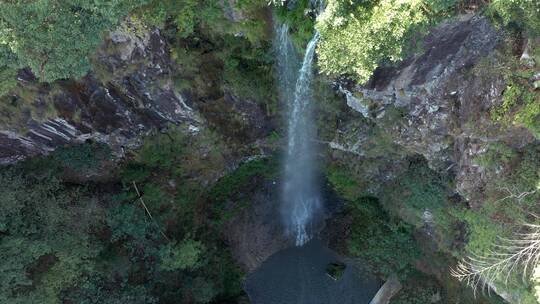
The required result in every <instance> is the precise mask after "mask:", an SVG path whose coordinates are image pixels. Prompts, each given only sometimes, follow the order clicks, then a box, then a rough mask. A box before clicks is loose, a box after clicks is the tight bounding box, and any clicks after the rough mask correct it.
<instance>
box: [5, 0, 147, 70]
mask: <svg viewBox="0 0 540 304" xmlns="http://www.w3.org/2000/svg"><path fill="white" fill-rule="evenodd" d="M144 3H146V0H136V1H129V0H121V1H112V2H111V1H107V0H98V1H91V2H87V1H76V0H71V1H58V0H37V1H31V2H28V1H23V0H20V1H19V0H17V1H3V2H2V3H0V48H2V49H3V50H4V51H0V66H12V65H14V64H17V66H18V67H30V68H31V69H32V71H33V72H34V74H35V75H36V76H37V77H38V78H39V79H40V80H42V81H54V80H56V79H66V78H72V77H73V78H79V77H82V76H84V75H85V74H86V72H88V70H89V69H90V61H89V56H90V55H91V54H92V53H93V52H94V50H95V48H96V47H97V46H98V45H99V43H100V42H101V38H102V34H103V32H104V31H106V30H109V29H111V28H113V27H114V26H116V24H117V23H118V22H119V21H120V20H121V19H122V18H124V17H125V16H126V15H127V14H128V13H129V12H130V11H131V10H132V9H134V8H136V7H138V6H140V5H142V4H144Z"/></svg>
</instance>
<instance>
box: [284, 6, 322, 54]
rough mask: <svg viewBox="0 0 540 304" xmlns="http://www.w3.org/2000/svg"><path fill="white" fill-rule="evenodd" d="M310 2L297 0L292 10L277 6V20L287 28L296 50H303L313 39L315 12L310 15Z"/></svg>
mask: <svg viewBox="0 0 540 304" xmlns="http://www.w3.org/2000/svg"><path fill="white" fill-rule="evenodd" d="M310 2H311V1H310V0H298V1H296V2H295V3H294V5H293V7H292V9H290V8H289V7H288V6H285V5H277V6H276V8H275V13H276V17H277V19H278V20H279V21H280V22H281V23H284V24H287V25H288V26H289V34H290V35H291V37H292V40H293V43H294V44H295V46H296V48H297V49H298V50H303V49H305V47H306V45H307V44H308V42H309V40H311V38H313V31H314V26H315V15H316V12H311V13H310Z"/></svg>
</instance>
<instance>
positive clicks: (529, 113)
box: [491, 73, 540, 138]
mask: <svg viewBox="0 0 540 304" xmlns="http://www.w3.org/2000/svg"><path fill="white" fill-rule="evenodd" d="M507 77H509V78H510V80H509V84H508V85H507V87H506V89H505V91H504V93H503V102H502V104H501V105H500V106H498V107H494V108H492V109H491V118H492V119H493V120H495V121H499V122H502V123H504V124H514V125H519V126H523V127H525V128H527V129H529V130H530V131H531V133H532V134H533V135H534V136H536V137H537V138H540V93H539V92H537V91H536V90H534V88H532V87H531V85H530V84H528V82H527V81H528V79H524V78H523V77H519V75H518V74H517V73H515V74H511V75H508V76H507Z"/></svg>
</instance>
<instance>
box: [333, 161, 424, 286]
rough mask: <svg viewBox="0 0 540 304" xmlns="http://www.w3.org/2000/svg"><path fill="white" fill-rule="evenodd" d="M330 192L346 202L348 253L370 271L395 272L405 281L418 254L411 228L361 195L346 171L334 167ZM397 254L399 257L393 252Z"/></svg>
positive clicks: (387, 273) (372, 200)
mask: <svg viewBox="0 0 540 304" xmlns="http://www.w3.org/2000/svg"><path fill="white" fill-rule="evenodd" d="M327 177H328V181H329V182H330V184H331V185H332V187H333V189H334V190H335V191H336V192H337V193H338V194H340V195H341V196H342V197H343V198H345V199H346V200H347V203H346V204H347V205H346V206H347V211H346V212H347V214H348V216H350V217H351V223H352V225H351V227H350V229H351V232H350V235H348V236H347V239H346V242H347V250H348V254H350V255H352V256H355V257H358V258H360V259H361V260H362V262H363V263H366V264H367V266H368V267H369V268H370V269H371V271H373V272H376V273H379V274H381V275H383V276H385V277H388V276H389V275H391V274H393V273H397V274H398V275H399V276H400V278H405V277H407V275H408V274H409V273H410V271H411V270H412V263H413V262H414V261H415V260H416V259H417V258H419V257H420V251H419V249H418V246H417V245H416V242H415V241H414V239H413V237H412V232H413V229H414V227H413V226H411V225H409V224H406V223H405V222H403V221H400V220H399V219H398V218H397V217H394V216H391V215H390V214H389V213H388V212H386V211H385V210H384V209H382V208H381V207H382V206H381V204H380V203H379V200H378V199H377V198H375V197H370V196H361V193H362V192H361V190H359V189H361V187H360V185H359V184H358V182H356V179H355V178H354V177H352V176H351V175H350V174H349V173H347V171H344V170H343V169H340V168H338V167H334V168H332V169H331V170H330V171H329V175H327ZM398 251H399V252H400V254H399V256H397V255H396V254H395V253H396V252H398Z"/></svg>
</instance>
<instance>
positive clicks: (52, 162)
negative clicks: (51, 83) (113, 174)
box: [0, 128, 267, 304]
mask: <svg viewBox="0 0 540 304" xmlns="http://www.w3.org/2000/svg"><path fill="white" fill-rule="evenodd" d="M182 134H187V133H186V132H182V129H175V128H173V129H171V131H170V132H169V133H166V134H161V135H157V136H151V137H149V138H148V139H147V140H146V142H145V145H144V146H143V148H142V149H140V150H139V151H138V152H137V153H136V155H133V156H132V160H130V161H128V162H127V163H126V164H125V165H124V166H123V167H121V168H119V169H118V170H119V172H118V173H119V174H118V177H119V179H118V180H117V181H116V185H115V184H114V183H112V184H111V186H109V187H103V186H101V185H99V184H93V183H87V184H84V185H77V184H72V183H68V182H64V181H63V180H62V179H63V178H65V176H64V175H63V173H64V170H58V169H62V168H72V169H73V170H76V171H77V172H80V174H85V173H84V172H86V170H90V169H92V168H95V167H99V166H100V163H101V162H103V161H107V160H108V159H109V158H110V155H109V150H108V149H107V148H105V147H104V146H102V145H99V144H93V143H88V144H85V145H82V146H74V147H65V148H62V149H60V150H58V151H57V152H55V153H53V154H52V155H50V156H48V157H44V158H37V159H33V160H30V161H27V162H24V163H21V164H19V165H17V166H14V167H10V168H4V169H2V170H1V171H0V181H1V186H0V187H1V188H2V191H3V198H2V199H1V202H2V203H1V204H0V240H1V241H0V247H1V248H0V249H1V251H0V252H1V253H0V257H2V263H0V276H1V277H2V278H4V279H3V280H0V291H1V292H0V302H2V303H21V304H22V303H47V304H49V303H51V304H53V303H65V302H66V301H67V302H72V303H111V304H113V303H114V304H116V303H128V302H129V303H141V304H143V303H144V304H146V303H171V302H178V301H180V302H182V303H210V302H215V303H222V302H226V301H232V300H234V299H236V298H238V297H241V296H242V289H241V283H240V282H241V278H242V273H241V272H240V270H239V269H238V268H237V267H236V266H235V264H234V263H233V261H232V258H231V256H230V253H229V252H228V249H227V247H226V246H225V245H224V244H223V243H222V241H221V240H220V238H219V232H218V231H216V230H215V229H214V227H213V226H212V225H211V223H212V221H211V220H210V218H209V217H210V216H212V217H218V218H219V217H222V216H225V215H224V214H217V213H212V214H210V213H208V212H207V211H206V210H208V208H207V206H211V205H213V204H214V200H213V199H212V198H210V197H208V196H207V195H206V194H205V191H204V187H205V186H204V184H203V181H202V180H199V179H198V178H207V177H208V176H207V177H205V174H209V175H210V176H211V175H213V174H214V173H213V171H212V170H223V167H222V166H223V164H222V162H223V160H222V158H221V155H220V154H219V155H206V156H201V154H200V152H199V151H201V149H202V150H206V149H207V147H208V145H210V146H212V147H219V145H220V144H219V142H218V141H219V139H218V138H217V137H215V136H213V135H212V133H205V132H203V133H202V134H204V136H202V137H200V138H199V137H197V139H196V138H193V137H191V136H186V135H182ZM180 147H182V148H180ZM255 163H256V162H255ZM255 163H253V164H251V163H248V164H251V165H248V167H247V168H246V167H245V166H244V169H239V170H238V172H235V173H234V174H235V175H233V176H236V177H239V179H240V180H241V181H237V180H235V181H234V182H226V184H230V183H233V184H234V185H236V187H237V188H236V189H242V187H243V186H242V185H241V183H251V181H252V180H251V179H250V178H248V177H249V176H252V174H251V173H248V172H247V171H256V172H263V171H264V172H266V171H265V170H266V169H267V167H265V168H264V170H263V169H261V168H259V167H258V166H257V165H255ZM209 166H210V167H211V168H209ZM249 166H251V167H253V168H255V167H256V168H258V169H253V168H251V169H250V167H249ZM261 170H263V171H261ZM194 172H199V173H197V174H196V175H197V178H193V177H192V176H191V175H192V174H194ZM241 176H246V178H244V179H242V178H240V177H241ZM222 180H224V181H227V180H231V178H229V177H228V176H225V177H224V178H223V179H222ZM134 183H135V184H134ZM134 185H136V186H137V187H138V189H139V191H140V193H141V197H140V198H139V197H138V196H137V193H136V189H135V188H134ZM216 187H217V188H219V186H216ZM217 188H215V189H217ZM227 190H229V189H227ZM231 191H234V190H231ZM230 195H233V194H232V193H231V194H230ZM143 203H144V206H143ZM146 208H147V209H146Z"/></svg>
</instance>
